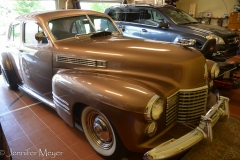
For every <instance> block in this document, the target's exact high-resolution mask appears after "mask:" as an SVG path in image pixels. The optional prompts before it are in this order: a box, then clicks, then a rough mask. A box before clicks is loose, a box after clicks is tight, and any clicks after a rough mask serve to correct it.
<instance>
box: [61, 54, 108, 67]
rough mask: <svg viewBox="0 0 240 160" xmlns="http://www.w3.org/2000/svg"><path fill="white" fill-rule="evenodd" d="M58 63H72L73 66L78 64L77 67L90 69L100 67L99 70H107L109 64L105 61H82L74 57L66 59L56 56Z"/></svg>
mask: <svg viewBox="0 0 240 160" xmlns="http://www.w3.org/2000/svg"><path fill="white" fill-rule="evenodd" d="M56 61H57V62H62V63H71V64H77V65H83V66H89V67H99V68H106V66H107V62H106V61H103V60H94V59H80V58H74V57H65V56H59V55H57V56H56Z"/></svg>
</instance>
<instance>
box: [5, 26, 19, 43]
mask: <svg viewBox="0 0 240 160" xmlns="http://www.w3.org/2000/svg"><path fill="white" fill-rule="evenodd" d="M8 40H10V41H14V42H19V40H20V24H19V23H18V24H14V25H12V26H11V27H10V30H9V35H8Z"/></svg>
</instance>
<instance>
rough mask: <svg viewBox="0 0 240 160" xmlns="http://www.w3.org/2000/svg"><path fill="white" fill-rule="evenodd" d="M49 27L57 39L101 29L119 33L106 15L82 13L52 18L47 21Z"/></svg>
mask: <svg viewBox="0 0 240 160" xmlns="http://www.w3.org/2000/svg"><path fill="white" fill-rule="evenodd" d="M48 25H49V28H50V30H51V32H52V34H53V36H54V37H55V39H57V40H62V39H66V38H71V37H75V35H79V36H81V35H86V34H94V33H98V32H102V31H108V32H112V34H119V31H118V30H117V29H116V28H115V26H114V24H113V23H112V21H111V20H110V19H108V18H106V17H100V16H94V15H82V16H75V17H67V18H60V19H54V20H51V21H49V23H48Z"/></svg>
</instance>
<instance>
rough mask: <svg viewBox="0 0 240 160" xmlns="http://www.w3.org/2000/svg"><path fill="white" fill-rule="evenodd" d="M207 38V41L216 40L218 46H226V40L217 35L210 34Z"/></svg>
mask: <svg viewBox="0 0 240 160" xmlns="http://www.w3.org/2000/svg"><path fill="white" fill-rule="evenodd" d="M206 38H207V39H216V44H225V42H224V40H223V39H222V38H221V37H219V36H217V35H215V34H209V35H208V36H206Z"/></svg>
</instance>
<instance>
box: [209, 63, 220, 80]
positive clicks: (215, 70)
mask: <svg viewBox="0 0 240 160" xmlns="http://www.w3.org/2000/svg"><path fill="white" fill-rule="evenodd" d="M219 72H220V69H219V66H218V64H217V63H214V64H213V66H212V69H211V78H212V79H214V78H217V76H218V75H219Z"/></svg>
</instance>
